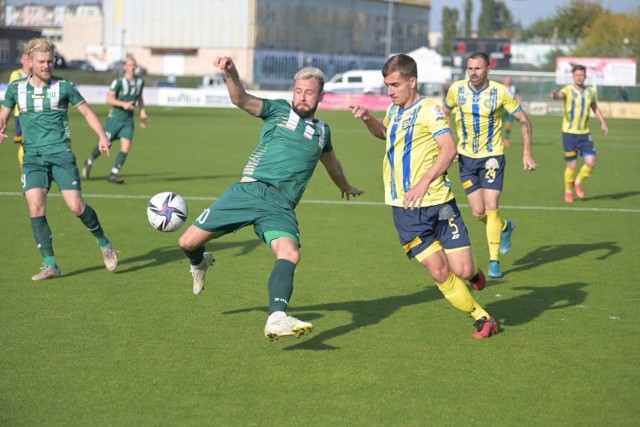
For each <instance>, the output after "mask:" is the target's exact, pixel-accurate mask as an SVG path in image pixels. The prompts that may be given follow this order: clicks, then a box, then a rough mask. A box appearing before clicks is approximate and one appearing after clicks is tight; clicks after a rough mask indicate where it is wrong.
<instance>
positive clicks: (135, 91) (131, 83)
mask: <svg viewBox="0 0 640 427" xmlns="http://www.w3.org/2000/svg"><path fill="white" fill-rule="evenodd" d="M142 89H144V80H142V78H140V77H134V78H133V80H127V79H126V78H124V77H119V78H117V79H115V80H114V81H112V82H111V86H109V90H110V91H113V92H115V94H116V99H117V100H118V101H124V102H129V101H133V102H137V101H138V97H140V95H142ZM109 118H110V119H116V120H120V119H123V120H133V110H131V111H130V110H125V109H124V108H122V107H112V108H111V110H110V111H109Z"/></svg>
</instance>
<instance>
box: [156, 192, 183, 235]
mask: <svg viewBox="0 0 640 427" xmlns="http://www.w3.org/2000/svg"><path fill="white" fill-rule="evenodd" d="M188 215H189V208H188V207H187V202H185V201H184V199H183V198H182V197H181V196H180V195H179V194H177V193H172V192H170V191H165V192H163V193H158V194H156V195H155V196H153V197H152V198H151V200H149V205H148V206H147V217H148V218H149V224H151V226H152V227H153V228H155V229H156V230H159V231H176V230H177V229H179V228H180V227H182V224H184V222H185V221H186V219H187V216H188Z"/></svg>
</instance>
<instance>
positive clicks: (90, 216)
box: [78, 205, 109, 248]
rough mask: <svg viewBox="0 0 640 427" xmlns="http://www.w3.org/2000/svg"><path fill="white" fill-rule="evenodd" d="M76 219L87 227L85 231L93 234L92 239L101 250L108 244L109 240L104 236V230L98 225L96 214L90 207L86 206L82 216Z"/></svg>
mask: <svg viewBox="0 0 640 427" xmlns="http://www.w3.org/2000/svg"><path fill="white" fill-rule="evenodd" d="M78 218H80V221H82V223H83V224H84V226H85V227H87V230H89V231H90V232H91V234H93V237H95V238H96V239H97V240H98V245H100V247H101V248H103V247H105V246H107V245H108V244H109V239H107V237H106V236H105V235H104V230H103V229H102V226H101V225H100V220H98V214H96V211H94V210H93V208H92V207H91V206H89V205H86V207H85V208H84V212H82V215H80V216H78Z"/></svg>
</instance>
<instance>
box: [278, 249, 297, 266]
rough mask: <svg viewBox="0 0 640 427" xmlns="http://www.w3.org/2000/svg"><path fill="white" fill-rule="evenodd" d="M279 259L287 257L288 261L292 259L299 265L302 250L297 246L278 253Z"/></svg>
mask: <svg viewBox="0 0 640 427" xmlns="http://www.w3.org/2000/svg"><path fill="white" fill-rule="evenodd" d="M278 259H286V260H287V261H291V262H292V263H294V264H295V265H298V264H299V263H300V259H301V255H300V250H299V249H297V248H295V249H291V250H288V251H283V252H281V253H279V254H278Z"/></svg>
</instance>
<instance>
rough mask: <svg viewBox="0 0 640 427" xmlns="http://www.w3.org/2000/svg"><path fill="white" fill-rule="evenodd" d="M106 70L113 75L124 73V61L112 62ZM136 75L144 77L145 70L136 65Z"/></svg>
mask: <svg viewBox="0 0 640 427" xmlns="http://www.w3.org/2000/svg"><path fill="white" fill-rule="evenodd" d="M107 70H109V71H113V72H114V73H118V74H122V73H123V72H124V61H123V60H122V59H120V60H118V61H114V62H112V63H111V64H109V66H108V67H107ZM136 74H137V75H138V76H146V75H147V69H146V68H144V67H142V66H140V65H138V66H137V67H136Z"/></svg>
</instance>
